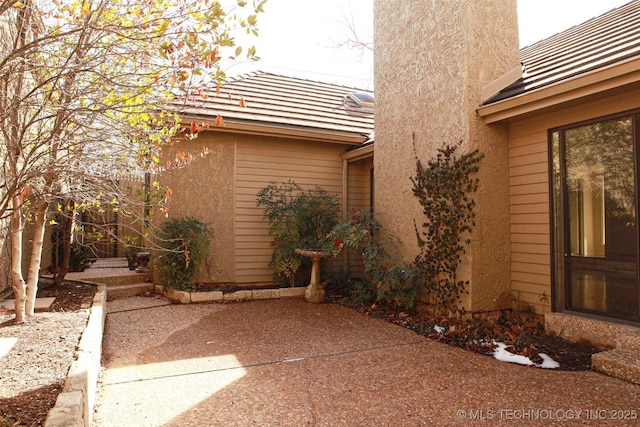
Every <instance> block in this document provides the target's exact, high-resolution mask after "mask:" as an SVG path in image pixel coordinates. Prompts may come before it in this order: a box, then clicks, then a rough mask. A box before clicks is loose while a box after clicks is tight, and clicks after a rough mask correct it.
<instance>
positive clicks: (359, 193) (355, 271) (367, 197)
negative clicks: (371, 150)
mask: <svg viewBox="0 0 640 427" xmlns="http://www.w3.org/2000/svg"><path fill="white" fill-rule="evenodd" d="M372 168H373V159H372V158H369V159H363V160H358V161H356V162H352V163H349V172H348V180H347V183H348V187H347V188H348V193H347V194H348V196H347V209H348V211H347V217H346V218H345V220H349V219H350V218H351V214H352V209H355V210H368V209H369V205H370V201H371V169H372ZM345 252H346V255H345V262H346V263H347V270H348V271H349V274H350V275H351V277H364V267H363V263H362V255H361V254H360V253H359V252H358V251H355V250H348V251H345Z"/></svg>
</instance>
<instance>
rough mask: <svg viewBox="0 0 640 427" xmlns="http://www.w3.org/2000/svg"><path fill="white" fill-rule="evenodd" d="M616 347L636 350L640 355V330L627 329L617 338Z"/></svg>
mask: <svg viewBox="0 0 640 427" xmlns="http://www.w3.org/2000/svg"><path fill="white" fill-rule="evenodd" d="M616 348H619V349H621V350H630V351H634V352H636V353H637V354H639V355H640V331H627V332H626V333H623V334H621V335H620V336H619V337H617V338H616Z"/></svg>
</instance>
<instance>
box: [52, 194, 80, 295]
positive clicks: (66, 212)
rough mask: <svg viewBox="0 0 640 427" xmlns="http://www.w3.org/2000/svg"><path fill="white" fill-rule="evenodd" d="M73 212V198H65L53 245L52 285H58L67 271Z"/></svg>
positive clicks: (74, 211) (69, 257) (74, 212)
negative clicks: (54, 257) (54, 260)
mask: <svg viewBox="0 0 640 427" xmlns="http://www.w3.org/2000/svg"><path fill="white" fill-rule="evenodd" d="M75 214H76V210H75V203H74V202H73V200H67V201H66V202H65V203H64V204H63V209H62V213H61V215H59V216H60V226H59V227H58V235H57V239H56V242H55V243H54V245H53V246H54V247H53V250H54V251H55V252H54V253H55V254H56V255H58V256H56V263H55V265H53V266H52V267H53V284H54V286H58V285H60V284H61V283H62V281H63V280H64V278H65V276H66V275H67V273H68V272H69V262H70V260H71V234H72V230H73V219H74V217H75ZM60 245H62V254H59V247H60Z"/></svg>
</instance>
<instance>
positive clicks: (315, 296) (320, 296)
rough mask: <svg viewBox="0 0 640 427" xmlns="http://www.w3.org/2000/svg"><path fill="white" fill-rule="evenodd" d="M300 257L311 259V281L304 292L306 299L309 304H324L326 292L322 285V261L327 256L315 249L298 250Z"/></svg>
mask: <svg viewBox="0 0 640 427" xmlns="http://www.w3.org/2000/svg"><path fill="white" fill-rule="evenodd" d="M296 253H297V254H298V255H302V256H306V257H307V258H310V259H311V263H312V264H311V281H310V282H309V286H307V289H305V291H304V299H305V300H306V301H307V302H313V303H319V302H324V300H325V297H326V292H325V290H324V288H323V287H322V285H321V284H320V260H322V258H324V257H325V256H326V255H327V254H326V252H325V251H323V250H314V249H296Z"/></svg>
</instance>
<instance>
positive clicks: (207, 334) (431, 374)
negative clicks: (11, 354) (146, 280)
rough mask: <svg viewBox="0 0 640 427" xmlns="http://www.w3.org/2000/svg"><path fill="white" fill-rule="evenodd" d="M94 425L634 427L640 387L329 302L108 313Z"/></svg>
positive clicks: (123, 306)
mask: <svg viewBox="0 0 640 427" xmlns="http://www.w3.org/2000/svg"><path fill="white" fill-rule="evenodd" d="M103 350H104V358H103V365H104V368H105V369H104V372H103V374H102V376H101V379H100V381H99V383H98V392H97V397H96V406H95V409H96V410H95V415H94V420H93V424H92V425H94V426H114V425H127V426H134V425H144V426H186V425H193V426H248V425H262V426H301V425H311V426H372V425H376V426H383V425H384V426H416V425H438V426H441V425H475V424H478V425H480V424H484V425H486V424H487V423H490V424H496V425H514V424H521V425H523V424H527V425H530V424H537V425H594V424H596V423H597V424H598V425H618V426H619V425H637V422H638V421H637V418H638V416H639V414H638V411H639V409H640V387H639V386H637V385H633V384H631V383H628V382H625V381H622V380H619V379H615V378H611V377H607V376H605V375H602V374H599V373H596V372H591V371H587V372H562V371H550V370H543V369H535V368H527V367H522V366H517V365H511V364H507V363H503V362H498V361H496V360H494V359H492V358H491V357H487V356H482V355H479V354H476V353H471V352H467V351H464V350H461V349H459V348H454V347H450V346H447V345H445V344H441V343H437V342H434V341H430V340H428V339H426V338H424V337H421V336H418V335H416V334H414V333H413V332H411V331H409V330H406V329H403V328H401V327H398V326H395V325H391V324H388V323H386V322H383V321H381V320H378V319H372V318H368V317H365V316H362V315H360V314H358V313H357V312H355V311H353V310H350V309H347V308H345V307H341V306H337V305H331V304H309V303H306V302H304V301H303V300H302V299H299V298H289V299H278V300H265V301H250V302H243V303H234V304H195V305H193V304H192V305H180V304H169V301H168V300H166V299H164V298H149V297H129V298H123V299H117V300H114V301H110V302H109V305H108V315H107V323H106V329H105V340H104V348H103Z"/></svg>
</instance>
